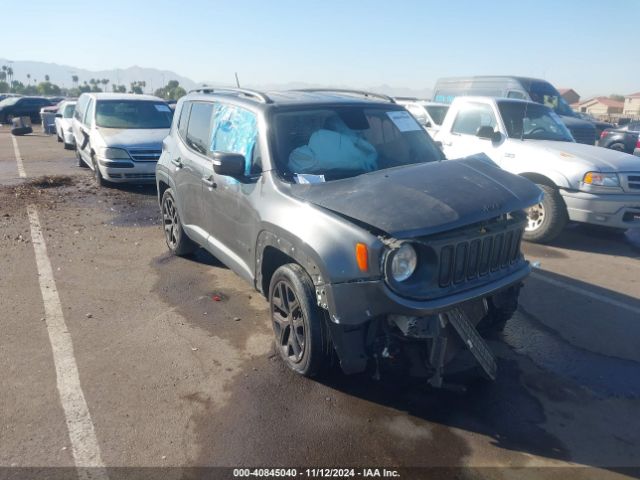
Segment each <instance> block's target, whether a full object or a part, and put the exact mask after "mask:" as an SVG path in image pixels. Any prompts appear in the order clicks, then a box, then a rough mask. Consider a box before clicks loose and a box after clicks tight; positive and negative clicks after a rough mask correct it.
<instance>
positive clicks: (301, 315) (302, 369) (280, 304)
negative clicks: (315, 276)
mask: <svg viewBox="0 0 640 480" xmlns="http://www.w3.org/2000/svg"><path fill="white" fill-rule="evenodd" d="M269 306H270V312H271V322H272V325H273V332H274V335H275V344H276V350H278V353H279V354H280V357H281V358H282V360H283V361H284V363H285V364H286V365H287V367H289V368H290V369H291V370H293V371H294V372H296V373H298V374H300V375H303V376H305V377H314V376H317V375H319V374H321V373H323V372H324V371H325V370H326V369H327V368H328V367H329V365H330V364H331V347H330V343H329V334H328V331H327V330H328V329H327V324H326V321H327V320H326V317H325V313H324V311H323V310H322V309H320V307H318V305H317V303H316V295H315V287H314V286H313V282H312V281H311V278H310V277H309V275H308V274H307V272H306V271H305V270H304V269H303V268H302V267H301V266H300V265H297V264H295V263H288V264H286V265H283V266H281V267H280V268H278V269H277V270H276V271H275V272H274V274H273V276H272V277H271V282H270V285H269Z"/></svg>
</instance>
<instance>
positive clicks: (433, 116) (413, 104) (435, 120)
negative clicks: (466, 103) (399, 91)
mask: <svg viewBox="0 0 640 480" xmlns="http://www.w3.org/2000/svg"><path fill="white" fill-rule="evenodd" d="M394 100H395V101H396V103H399V104H400V105H403V106H404V108H406V109H407V110H409V112H411V114H412V115H413V116H414V117H415V118H416V120H418V123H420V125H422V126H423V127H424V128H426V129H427V132H429V134H430V135H431V136H433V135H435V133H436V132H437V131H438V129H439V128H440V125H442V120H444V116H445V115H446V114H447V110H449V105H447V104H445V103H436V102H430V101H428V100H420V99H418V98H407V97H396V98H395V99H394Z"/></svg>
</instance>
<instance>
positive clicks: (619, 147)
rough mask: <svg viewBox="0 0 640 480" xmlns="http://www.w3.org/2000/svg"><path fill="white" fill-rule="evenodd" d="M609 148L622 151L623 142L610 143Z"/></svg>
mask: <svg viewBox="0 0 640 480" xmlns="http://www.w3.org/2000/svg"><path fill="white" fill-rule="evenodd" d="M609 148H610V149H611V150H615V151H616V152H624V143H612V144H611V145H609Z"/></svg>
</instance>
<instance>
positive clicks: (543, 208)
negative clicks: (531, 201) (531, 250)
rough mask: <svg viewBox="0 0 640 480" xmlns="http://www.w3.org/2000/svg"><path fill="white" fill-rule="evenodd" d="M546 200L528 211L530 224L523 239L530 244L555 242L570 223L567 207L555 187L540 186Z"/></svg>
mask: <svg viewBox="0 0 640 480" xmlns="http://www.w3.org/2000/svg"><path fill="white" fill-rule="evenodd" d="M538 187H540V188H541V189H542V190H543V191H544V198H543V199H542V202H541V203H539V204H538V205H534V206H532V207H531V208H529V209H528V210H527V217H528V224H527V227H526V228H525V231H524V234H523V238H524V239H525V240H527V241H529V242H534V243H547V242H550V241H552V240H554V239H555V238H556V237H557V236H558V235H560V232H562V230H564V227H565V226H566V225H567V222H568V221H569V215H568V214H567V206H566V205H565V203H564V200H563V199H562V196H561V195H560V192H559V191H558V189H557V188H555V187H550V186H549V185H541V184H538Z"/></svg>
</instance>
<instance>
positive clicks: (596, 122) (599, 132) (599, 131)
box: [576, 112, 616, 138]
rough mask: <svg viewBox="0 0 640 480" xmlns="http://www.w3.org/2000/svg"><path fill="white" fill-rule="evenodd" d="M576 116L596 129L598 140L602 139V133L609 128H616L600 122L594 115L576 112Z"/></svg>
mask: <svg viewBox="0 0 640 480" xmlns="http://www.w3.org/2000/svg"><path fill="white" fill-rule="evenodd" d="M576 115H577V116H578V117H580V118H581V119H583V120H586V121H587V122H591V123H592V124H593V126H594V127H596V138H600V136H601V135H602V132H603V131H604V130H606V129H607V128H615V127H616V126H615V125H614V124H613V123H610V122H603V121H602V120H598V119H597V118H595V117H594V116H592V115H589V114H588V113H585V112H576Z"/></svg>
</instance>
